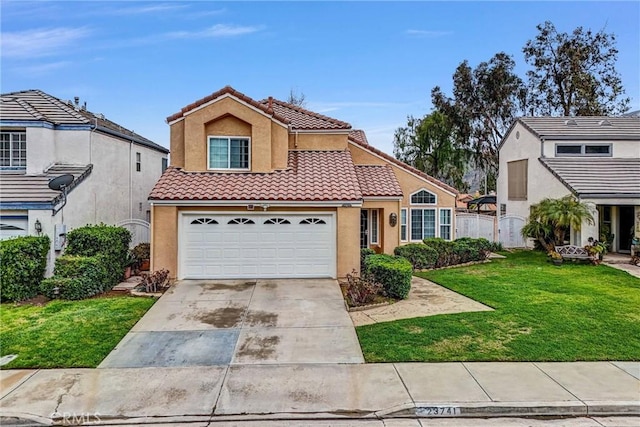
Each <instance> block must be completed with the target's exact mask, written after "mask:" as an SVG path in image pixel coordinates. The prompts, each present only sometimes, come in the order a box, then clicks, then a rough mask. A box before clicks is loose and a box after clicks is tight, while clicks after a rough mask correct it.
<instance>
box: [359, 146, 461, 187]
mask: <svg viewBox="0 0 640 427" xmlns="http://www.w3.org/2000/svg"><path fill="white" fill-rule="evenodd" d="M349 141H351V142H353V143H354V144H356V145H359V146H361V147H363V148H364V149H366V150H369V151H371V152H372V153H374V154H377V155H378V156H380V157H382V158H383V159H385V160H388V161H389V162H391V163H393V164H395V165H396V166H399V167H401V168H402V169H405V170H407V171H409V172H411V173H413V174H415V175H418V176H419V177H421V178H423V179H426V180H427V181H429V182H431V183H433V184H435V185H437V186H438V187H440V188H442V189H444V190H447V191H449V192H450V193H453V194H458V190H456V189H455V188H453V187H452V186H450V185H448V184H445V183H444V182H442V181H440V180H438V179H435V178H434V177H432V176H431V175H427V174H426V173H424V172H422V171H421V170H419V169H416V168H414V167H413V166H409V165H408V164H406V163H403V162H401V161H400V160H398V159H396V158H395V157H392V156H390V155H388V154H387V153H385V152H384V151H380V150H378V149H377V148H375V147H373V146H372V145H369V144H367V143H365V142H363V141H361V140H360V139H357V138H356V137H354V136H352V135H351V134H350V135H349Z"/></svg>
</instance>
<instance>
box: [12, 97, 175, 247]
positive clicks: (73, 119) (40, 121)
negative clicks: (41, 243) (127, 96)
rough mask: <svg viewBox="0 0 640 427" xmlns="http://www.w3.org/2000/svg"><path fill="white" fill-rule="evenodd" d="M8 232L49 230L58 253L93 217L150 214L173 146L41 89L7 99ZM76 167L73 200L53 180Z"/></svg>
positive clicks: (114, 219) (124, 217) (71, 191)
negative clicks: (66, 235) (154, 192)
mask: <svg viewBox="0 0 640 427" xmlns="http://www.w3.org/2000/svg"><path fill="white" fill-rule="evenodd" d="M0 138H1V139H0V224H1V226H0V228H1V230H0V232H1V233H2V237H4V238H6V237H10V236H16V235H36V234H46V235H49V236H50V237H51V239H52V249H53V250H52V251H51V257H52V259H53V257H55V255H56V254H58V253H60V250H61V249H62V247H63V246H64V232H65V230H66V231H69V230H71V229H73V228H75V227H79V226H83V225H86V224H97V223H101V222H104V223H105V224H116V223H118V222H119V221H123V220H127V219H140V220H148V219H149V218H150V205H149V203H148V200H147V198H148V195H149V192H150V191H151V189H152V188H153V185H154V184H155V183H156V181H157V180H158V178H159V177H160V175H161V174H162V172H163V170H164V168H166V166H167V161H168V156H167V155H168V153H169V150H168V149H166V148H164V147H162V146H160V145H158V144H155V143H154V142H152V141H150V140H148V139H146V138H144V137H142V136H140V135H138V134H136V133H134V132H132V131H130V130H127V129H125V128H124V127H122V126H120V125H118V124H116V123H114V122H112V121H110V120H108V119H106V118H105V117H104V116H103V115H101V114H100V115H97V114H93V113H91V112H89V111H88V110H87V109H86V107H85V106H81V105H80V104H79V102H78V100H76V102H65V101H62V100H60V99H58V98H56V97H53V96H51V95H49V94H46V93H44V92H42V91H39V90H27V91H22V92H14V93H7V94H3V95H2V97H1V101H0ZM64 174H71V175H73V176H74V178H75V179H74V181H73V183H72V184H71V185H70V186H69V187H68V189H67V190H68V196H67V203H66V205H64V207H62V205H63V200H62V199H63V197H62V194H61V193H60V192H57V191H53V190H51V189H49V187H48V182H49V181H50V180H51V179H53V178H55V177H58V176H60V175H64Z"/></svg>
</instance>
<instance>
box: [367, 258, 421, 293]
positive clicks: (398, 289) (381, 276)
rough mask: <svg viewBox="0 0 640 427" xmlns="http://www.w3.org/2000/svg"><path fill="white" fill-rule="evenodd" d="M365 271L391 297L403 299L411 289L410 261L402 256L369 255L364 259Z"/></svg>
mask: <svg viewBox="0 0 640 427" xmlns="http://www.w3.org/2000/svg"><path fill="white" fill-rule="evenodd" d="M364 264H365V273H366V274H369V275H371V277H372V278H373V280H374V281H375V282H378V283H380V284H382V286H383V287H384V290H385V292H386V293H387V295H389V296H390V297H392V298H398V299H405V298H406V297H407V296H409V291H410V290H411V275H412V274H413V267H412V266H411V263H410V262H409V261H408V260H407V259H406V258H402V257H393V256H390V255H370V256H368V257H367V258H365V260H364Z"/></svg>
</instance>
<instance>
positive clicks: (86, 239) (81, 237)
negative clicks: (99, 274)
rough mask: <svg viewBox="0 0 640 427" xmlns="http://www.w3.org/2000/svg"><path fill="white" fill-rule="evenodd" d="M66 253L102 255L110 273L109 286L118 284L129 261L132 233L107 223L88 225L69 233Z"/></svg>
mask: <svg viewBox="0 0 640 427" xmlns="http://www.w3.org/2000/svg"><path fill="white" fill-rule="evenodd" d="M67 241H68V245H67V249H66V251H65V255H79V256H85V257H92V256H95V255H102V256H103V257H104V263H105V267H106V268H107V274H108V279H107V281H108V283H109V285H108V287H107V288H105V289H110V288H111V287H112V286H114V285H116V284H117V283H118V282H119V281H120V279H122V275H123V272H124V269H125V267H126V266H127V263H128V261H129V243H130V242H131V233H130V232H129V230H127V229H125V228H122V227H114V226H109V225H105V224H100V225H86V226H84V227H80V228H76V229H75V230H72V231H70V232H69V234H67Z"/></svg>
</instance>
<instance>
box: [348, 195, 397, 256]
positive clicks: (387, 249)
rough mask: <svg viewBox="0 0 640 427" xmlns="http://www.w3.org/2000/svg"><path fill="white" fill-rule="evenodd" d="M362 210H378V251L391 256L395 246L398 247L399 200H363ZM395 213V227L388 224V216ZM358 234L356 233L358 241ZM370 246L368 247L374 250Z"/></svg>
mask: <svg viewBox="0 0 640 427" xmlns="http://www.w3.org/2000/svg"><path fill="white" fill-rule="evenodd" d="M362 208H363V209H378V219H379V233H380V236H379V239H378V241H379V242H380V244H378V245H373V246H379V248H380V250H381V251H382V252H384V253H386V254H393V250H394V249H395V248H396V246H399V245H400V200H365V201H364V203H363V204H362ZM392 213H395V214H396V215H397V217H398V222H397V224H396V225H395V227H392V226H391V224H389V216H390V215H391V214H392ZM359 239H360V234H359V232H358V241H360V240H359ZM373 246H372V245H370V247H371V248H372V249H375V248H374V247H373Z"/></svg>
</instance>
